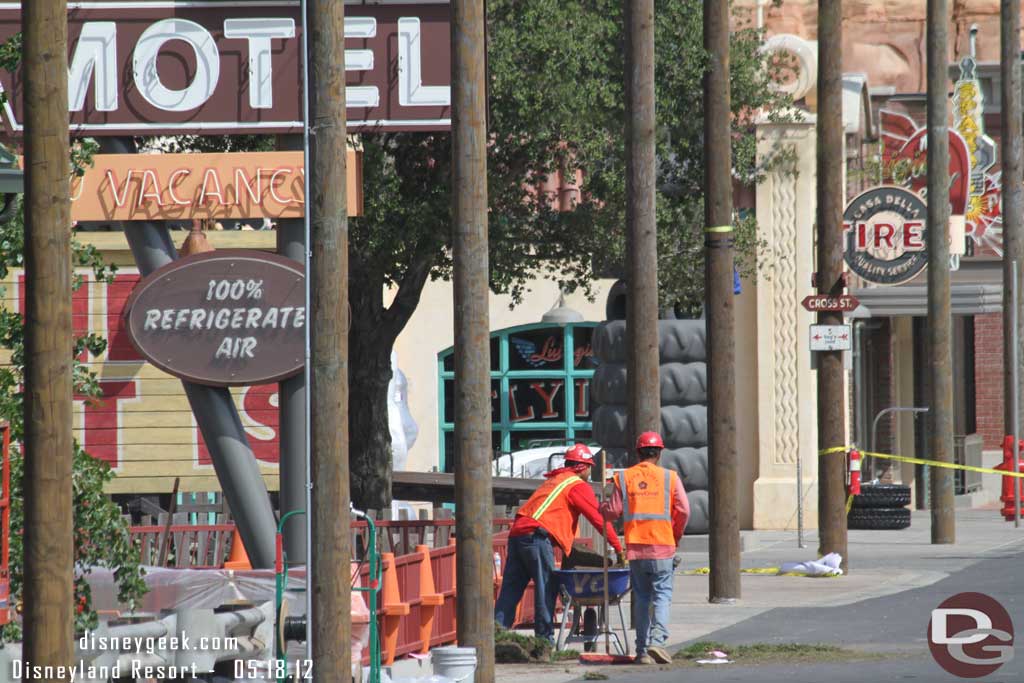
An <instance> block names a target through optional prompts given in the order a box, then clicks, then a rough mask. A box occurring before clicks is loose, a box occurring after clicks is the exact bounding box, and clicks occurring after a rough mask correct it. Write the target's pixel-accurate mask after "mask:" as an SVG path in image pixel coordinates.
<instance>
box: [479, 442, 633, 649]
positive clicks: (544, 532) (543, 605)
mask: <svg viewBox="0 0 1024 683" xmlns="http://www.w3.org/2000/svg"><path fill="white" fill-rule="evenodd" d="M593 466H594V456H593V454H592V453H591V452H590V449H589V448H587V446H586V445H585V444H581V443H578V444H576V445H574V446H572V447H571V448H569V450H567V451H566V452H565V464H564V466H563V467H560V468H558V469H555V470H552V471H551V472H548V473H547V475H545V476H546V477H547V481H545V482H544V483H543V484H542V485H541V487H540V488H539V489H537V491H536V492H535V493H534V494H533V495H532V496H530V499H529V500H528V501H526V504H525V505H523V506H522V507H521V508H519V511H518V512H517V513H516V519H515V522H514V523H513V524H512V528H511V529H510V530H509V532H508V558H507V559H506V560H505V570H504V573H503V574H502V577H501V592H500V593H499V594H498V600H497V602H496V603H495V605H494V620H495V621H496V622H497V623H498V625H499V626H502V627H503V628H512V622H513V620H514V619H515V616H516V607H517V606H518V605H519V601H520V600H522V598H523V592H524V591H525V590H526V586H527V584H529V583H530V579H533V586H534V612H533V631H534V634H535V635H536V636H537V637H538V638H545V639H547V640H549V641H552V642H553V641H554V633H555V629H554V624H553V623H552V617H553V615H554V612H555V598H556V597H557V596H558V583H557V581H556V580H555V576H554V571H555V553H554V547H553V545H552V542H554V543H556V544H558V547H559V548H561V549H562V552H563V553H564V554H565V555H569V553H571V552H572V543H573V540H574V539H575V538H576V526H577V524H578V522H579V518H580V515H581V514H582V515H583V516H584V517H586V518H587V519H588V520H589V521H590V523H591V524H593V525H594V528H596V529H600V528H602V526H604V527H605V538H607V539H608V542H609V543H610V544H611V545H612V547H613V548H614V549H615V552H616V554H617V555H618V557H619V559H620V561H621V562H625V556H624V555H623V552H622V544H621V543H619V537H618V536H617V535H616V534H615V530H614V529H613V528H612V525H611V524H604V523H603V520H602V518H601V511H600V510H599V509H598V505H597V496H595V495H594V490H593V489H592V488H591V487H590V484H587V483H586V482H585V481H583V478H582V477H583V476H585V475H587V474H589V472H590V468H591V467H593Z"/></svg>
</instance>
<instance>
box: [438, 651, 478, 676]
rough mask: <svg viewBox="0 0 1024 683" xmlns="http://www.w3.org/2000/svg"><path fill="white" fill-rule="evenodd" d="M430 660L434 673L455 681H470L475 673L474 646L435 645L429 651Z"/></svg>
mask: <svg viewBox="0 0 1024 683" xmlns="http://www.w3.org/2000/svg"><path fill="white" fill-rule="evenodd" d="M430 661H431V662H433V664H434V673H435V674H437V675H439V676H445V677H447V678H450V679H452V680H453V681H455V683H460V681H469V682H470V683H472V680H473V674H475V673H476V648H474V647H453V646H450V647H435V648H434V649H433V650H431V651H430Z"/></svg>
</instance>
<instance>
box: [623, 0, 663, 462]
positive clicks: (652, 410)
mask: <svg viewBox="0 0 1024 683" xmlns="http://www.w3.org/2000/svg"><path fill="white" fill-rule="evenodd" d="M624 7H625V15H626V269H627V270H626V282H627V284H628V287H629V290H628V294H627V296H626V337H627V339H628V341H629V355H628V356H627V361H626V362H627V364H628V365H627V370H628V372H627V375H626V381H627V383H628V385H629V412H628V416H629V426H630V430H629V431H630V443H633V442H634V441H635V440H636V437H637V435H638V434H640V433H642V432H645V431H655V432H661V383H660V381H659V380H658V224H657V220H656V216H655V211H654V192H655V172H656V167H655V160H654V125H655V122H654V0H626V2H625V6H624Z"/></svg>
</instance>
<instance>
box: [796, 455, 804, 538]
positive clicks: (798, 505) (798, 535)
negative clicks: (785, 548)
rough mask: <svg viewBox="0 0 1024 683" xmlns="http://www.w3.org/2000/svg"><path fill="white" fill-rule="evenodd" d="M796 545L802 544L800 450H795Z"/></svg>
mask: <svg viewBox="0 0 1024 683" xmlns="http://www.w3.org/2000/svg"><path fill="white" fill-rule="evenodd" d="M796 547H797V548H803V547H805V546H804V466H803V458H801V457H800V451H799V450H797V452H796Z"/></svg>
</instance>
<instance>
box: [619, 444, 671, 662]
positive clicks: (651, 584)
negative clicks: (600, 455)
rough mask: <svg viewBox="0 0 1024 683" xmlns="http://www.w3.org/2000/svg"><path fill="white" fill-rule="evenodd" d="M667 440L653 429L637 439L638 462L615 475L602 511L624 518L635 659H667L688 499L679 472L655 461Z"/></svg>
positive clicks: (648, 660) (663, 660)
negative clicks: (674, 578) (675, 561)
mask: <svg viewBox="0 0 1024 683" xmlns="http://www.w3.org/2000/svg"><path fill="white" fill-rule="evenodd" d="M664 448H665V444H664V443H663V442H662V440H661V436H660V435H659V434H658V433H657V432H644V433H643V434H641V435H640V436H639V437H638V438H637V440H636V453H637V460H638V461H637V464H635V465H633V466H632V467H630V468H629V469H627V470H625V471H623V472H619V473H617V474H616V475H615V486H614V490H613V491H612V495H611V498H610V499H609V500H607V501H605V503H604V506H603V508H602V512H603V513H604V514H605V517H606V518H608V519H611V520H616V519H618V518H619V517H623V518H624V523H625V525H624V531H625V534H624V535H625V537H626V557H627V559H628V560H629V569H630V572H629V573H630V578H631V583H632V588H633V603H634V604H635V606H636V612H635V614H636V662H637V663H638V664H652V663H654V662H658V663H659V664H668V663H670V662H671V661H672V657H671V655H669V653H668V652H667V651H666V650H665V643H666V642H667V641H668V620H669V610H670V609H671V607H672V576H673V574H674V571H673V559H674V558H675V554H676V548H677V547H678V545H679V539H680V538H682V536H683V529H684V528H686V520H687V519H689V517H690V504H689V502H688V501H687V500H686V491H685V490H684V489H683V482H682V481H681V480H680V479H679V475H678V474H676V473H675V472H673V471H671V470H667V469H665V468H664V467H659V466H658V458H660V457H661V451H662V449H664Z"/></svg>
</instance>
